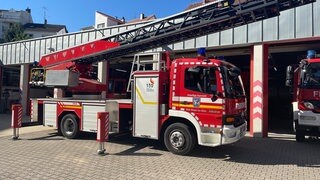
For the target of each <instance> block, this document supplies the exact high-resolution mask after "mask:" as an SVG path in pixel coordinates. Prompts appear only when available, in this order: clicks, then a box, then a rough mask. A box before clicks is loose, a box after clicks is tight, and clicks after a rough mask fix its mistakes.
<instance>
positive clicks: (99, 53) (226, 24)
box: [40, 0, 315, 67]
mask: <svg viewBox="0 0 320 180" xmlns="http://www.w3.org/2000/svg"><path fill="white" fill-rule="evenodd" d="M314 1H315V0H249V1H246V2H244V3H238V4H233V5H229V4H228V2H229V1H225V0H223V1H221V0H220V1H216V2H213V3H209V4H206V5H204V6H201V7H199V8H195V9H191V10H188V11H184V12H182V13H179V14H176V15H173V16H169V17H167V18H163V19H159V20H156V21H154V22H151V23H148V24H146V25H143V26H141V27H138V28H135V29H132V30H128V31H125V32H122V33H118V34H116V35H112V36H109V37H106V38H103V39H100V40H96V41H93V42H89V43H87V44H83V45H80V46H76V47H72V48H69V49H66V50H62V51H59V52H54V53H52V54H48V55H45V56H43V57H42V58H41V60H40V65H42V66H43V67H50V66H55V65H59V64H61V63H66V62H71V61H76V63H94V62H98V61H102V60H106V59H108V60H110V59H111V58H115V57H120V56H123V55H127V54H132V53H137V52H141V51H144V50H149V49H152V48H157V47H160V46H162V45H165V44H170V43H174V42H178V41H183V40H186V39H190V38H193V37H198V36H201V35H205V34H208V33H213V32H218V31H222V30H225V29H229V28H232V27H237V26H241V25H244V24H248V23H251V22H255V21H259V20H263V19H266V18H270V17H274V16H277V15H279V12H280V11H283V10H286V9H289V8H294V7H297V6H301V5H304V4H308V3H312V2H314ZM109 43H110V44H111V45H110V44H109ZM101 44H102V45H103V48H101ZM97 47H100V48H98V50H97Z"/></svg>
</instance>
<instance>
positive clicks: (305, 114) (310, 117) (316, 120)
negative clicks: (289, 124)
mask: <svg viewBox="0 0 320 180" xmlns="http://www.w3.org/2000/svg"><path fill="white" fill-rule="evenodd" d="M298 124H299V125H302V126H320V114H316V113H314V112H312V111H299V112H298Z"/></svg>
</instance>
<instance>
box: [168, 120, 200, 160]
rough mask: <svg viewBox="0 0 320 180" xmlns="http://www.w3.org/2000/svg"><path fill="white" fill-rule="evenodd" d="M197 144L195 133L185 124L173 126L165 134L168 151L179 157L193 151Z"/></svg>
mask: <svg viewBox="0 0 320 180" xmlns="http://www.w3.org/2000/svg"><path fill="white" fill-rule="evenodd" d="M195 143H196V138H195V135H194V133H193V131H192V130H191V129H190V128H189V127H188V126H187V125H185V124H182V123H174V124H171V125H170V126H169V127H167V129H166V130H165V132H164V144H165V146H166V147H167V149H168V150H169V151H170V152H172V153H174V154H178V155H186V154H188V153H190V152H191V151H192V149H193V148H194V146H195Z"/></svg>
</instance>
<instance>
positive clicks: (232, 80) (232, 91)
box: [222, 67, 245, 98]
mask: <svg viewBox="0 0 320 180" xmlns="http://www.w3.org/2000/svg"><path fill="white" fill-rule="evenodd" d="M222 71H223V73H222V74H223V78H224V82H225V93H226V97H228V98H239V97H244V96H245V93H244V89H243V86H242V82H241V79H240V76H239V75H238V76H234V75H231V74H230V73H229V70H228V69H227V68H226V67H224V68H222Z"/></svg>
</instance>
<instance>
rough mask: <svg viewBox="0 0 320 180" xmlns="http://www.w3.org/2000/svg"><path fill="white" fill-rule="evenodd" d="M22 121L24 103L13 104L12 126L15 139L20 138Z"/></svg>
mask: <svg viewBox="0 0 320 180" xmlns="http://www.w3.org/2000/svg"><path fill="white" fill-rule="evenodd" d="M21 123H22V105H21V104H13V105H12V118H11V127H12V128H13V136H12V139H13V140H17V139H19V128H20V127H21Z"/></svg>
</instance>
